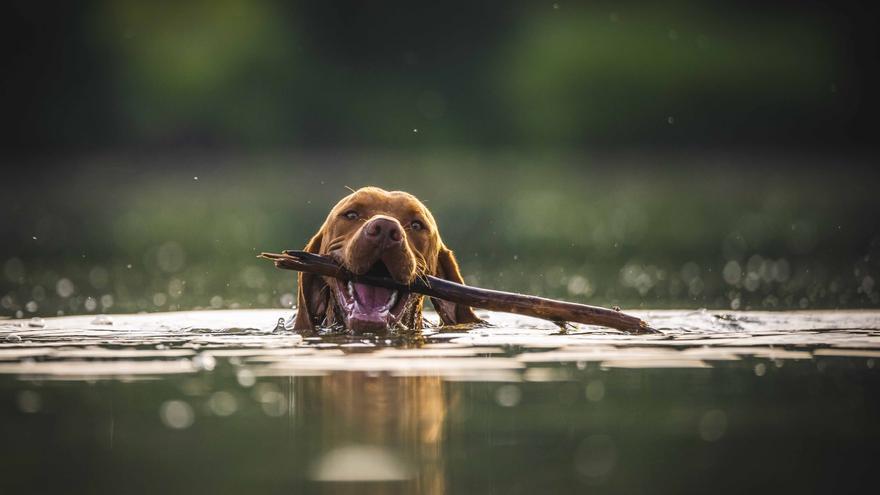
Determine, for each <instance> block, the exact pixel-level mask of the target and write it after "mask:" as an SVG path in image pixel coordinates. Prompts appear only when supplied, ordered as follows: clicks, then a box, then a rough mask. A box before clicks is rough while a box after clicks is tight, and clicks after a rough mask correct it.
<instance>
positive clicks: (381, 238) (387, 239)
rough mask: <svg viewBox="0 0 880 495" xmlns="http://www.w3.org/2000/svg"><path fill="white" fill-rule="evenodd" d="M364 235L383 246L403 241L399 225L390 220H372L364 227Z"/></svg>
mask: <svg viewBox="0 0 880 495" xmlns="http://www.w3.org/2000/svg"><path fill="white" fill-rule="evenodd" d="M364 235H365V236H366V237H367V238H368V239H370V240H372V241H374V242H377V243H382V244H384V245H385V246H391V245H394V244H399V243H400V241H402V240H403V232H401V230H400V224H399V223H397V222H395V221H394V220H391V219H390V218H374V219H372V220H370V221H369V222H367V224H366V225H364Z"/></svg>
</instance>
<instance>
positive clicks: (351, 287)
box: [348, 282, 354, 297]
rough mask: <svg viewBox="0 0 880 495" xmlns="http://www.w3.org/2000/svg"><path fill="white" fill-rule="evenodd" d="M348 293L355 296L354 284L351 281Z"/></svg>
mask: <svg viewBox="0 0 880 495" xmlns="http://www.w3.org/2000/svg"><path fill="white" fill-rule="evenodd" d="M348 295H349V296H351V297H354V285H353V284H352V283H351V282H349V283H348Z"/></svg>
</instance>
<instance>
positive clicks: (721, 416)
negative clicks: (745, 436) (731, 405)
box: [699, 409, 727, 442]
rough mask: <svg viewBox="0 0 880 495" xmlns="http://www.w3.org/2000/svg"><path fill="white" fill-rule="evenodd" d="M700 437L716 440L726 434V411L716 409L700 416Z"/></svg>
mask: <svg viewBox="0 0 880 495" xmlns="http://www.w3.org/2000/svg"><path fill="white" fill-rule="evenodd" d="M699 431H700V438H702V439H703V440H705V441H707V442H715V441H717V440H719V439H721V437H723V436H724V432H725V431H727V414H725V413H724V411H720V410H718V409H714V410H712V411H709V412H707V413H706V414H704V415H703V417H702V418H700V426H699Z"/></svg>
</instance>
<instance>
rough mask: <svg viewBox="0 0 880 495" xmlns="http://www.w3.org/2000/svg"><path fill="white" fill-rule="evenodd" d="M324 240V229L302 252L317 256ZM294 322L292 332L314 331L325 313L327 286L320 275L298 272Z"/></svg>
mask: <svg viewBox="0 0 880 495" xmlns="http://www.w3.org/2000/svg"><path fill="white" fill-rule="evenodd" d="M323 238H324V229H323V227H322V228H321V230H319V231H318V233H317V234H315V235H314V237H312V239H311V240H310V241H309V243H308V244H306V247H305V248H303V250H304V251H306V252H309V253H314V254H318V253H319V251H320V250H321V241H322V240H323ZM296 280H297V284H296V285H297V289H296V320H295V321H294V322H293V329H294V330H314V329H315V326H316V325H317V324H319V323H320V321H317V320H318V319H319V318H323V315H324V314H325V313H326V312H327V305H328V303H329V301H328V295H329V292H328V290H327V284H326V283H324V279H323V278H321V276H320V275H314V274H312V273H305V272H299V274H298V275H297V277H296Z"/></svg>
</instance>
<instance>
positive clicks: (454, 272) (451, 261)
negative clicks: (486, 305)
mask: <svg viewBox="0 0 880 495" xmlns="http://www.w3.org/2000/svg"><path fill="white" fill-rule="evenodd" d="M434 276H435V277H437V278H442V279H446V280H449V281H450V282H456V283H459V284H464V279H463V278H462V277H461V272H460V271H459V270H458V263H457V262H456V261H455V255H453V254H452V251H450V250H449V248H447V247H446V246H444V245H442V244H441V245H440V253H439V254H438V255H437V269H436V270H435V272H434ZM431 304H433V305H434V309H435V310H437V314H438V315H440V320H441V321H442V322H443V324H444V325H456V324H459V323H482V321H483V320H481V319H479V318H477V315H476V314H474V310H472V309H471V307H470V306H465V305H462V304H455V303H451V302H449V301H444V300H442V299H436V298H433V297H432V298H431Z"/></svg>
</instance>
